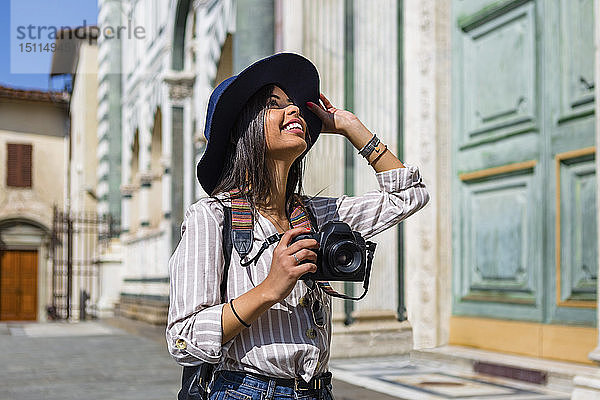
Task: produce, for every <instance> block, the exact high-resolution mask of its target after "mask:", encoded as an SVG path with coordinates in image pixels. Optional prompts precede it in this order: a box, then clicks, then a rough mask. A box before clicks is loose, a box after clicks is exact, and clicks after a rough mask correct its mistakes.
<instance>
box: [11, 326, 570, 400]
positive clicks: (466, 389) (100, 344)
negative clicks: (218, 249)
mask: <svg viewBox="0 0 600 400" xmlns="http://www.w3.org/2000/svg"><path fill="white" fill-rule="evenodd" d="M0 365H1V366H2V368H0V400H29V399H31V400H34V399H35V400H55V399H56V400H58V399H60V400H70V399H73V400H75V399H78V400H79V399H86V400H87V399H98V400H121V399H127V400H136V399H140V400H142V399H143V400H154V399H156V400H159V399H160V400H163V399H175V397H176V393H177V391H178V389H179V379H180V374H181V368H180V367H179V366H177V364H175V363H174V361H173V360H172V359H171V357H170V356H169V355H168V353H167V351H166V349H165V346H164V329H163V328H162V327H160V326H153V325H148V324H145V323H142V322H137V321H131V320H127V319H122V318H113V319H108V320H103V321H102V322H84V323H75V324H68V323H46V324H38V323H31V324H23V323H19V324H16V323H15V324H11V323H8V324H0ZM330 368H331V370H332V372H333V375H334V378H336V379H334V382H333V387H334V394H335V397H336V400H366V399H369V400H394V399H398V398H402V399H418V400H421V399H432V400H433V399H461V398H468V399H471V400H474V399H536V400H541V399H554V400H559V399H560V400H566V399H568V398H569V394H568V393H566V392H556V391H554V392H553V391H550V390H547V389H544V388H541V387H540V386H536V385H531V384H525V383H522V382H516V381H508V380H506V379H499V378H494V377H489V376H482V375H477V374H472V373H469V372H465V371H464V370H459V369H457V368H454V367H449V366H448V365H445V364H444V363H440V362H432V361H426V360H420V361H417V360H413V359H411V358H409V357H408V356H393V357H380V358H372V359H346V360H344V359H338V360H331V363H330ZM348 382H351V383H352V384H350V383H348ZM366 388H369V389H374V390H375V391H373V390H368V389H366Z"/></svg>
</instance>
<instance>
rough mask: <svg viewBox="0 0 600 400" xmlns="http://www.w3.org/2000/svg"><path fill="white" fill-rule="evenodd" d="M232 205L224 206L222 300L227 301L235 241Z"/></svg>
mask: <svg viewBox="0 0 600 400" xmlns="http://www.w3.org/2000/svg"><path fill="white" fill-rule="evenodd" d="M231 214H232V211H231V207H227V206H224V207H223V258H225V265H223V278H222V279H221V301H222V302H223V303H225V294H226V292H227V275H228V273H229V264H231V251H232V250H233V242H232V240H231V235H232V233H233V230H232V227H231Z"/></svg>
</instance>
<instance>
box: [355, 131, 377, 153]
mask: <svg viewBox="0 0 600 400" xmlns="http://www.w3.org/2000/svg"><path fill="white" fill-rule="evenodd" d="M379 143H380V140H379V138H378V137H377V135H376V134H373V137H372V138H371V140H369V142H368V143H367V144H365V146H364V147H363V148H362V149H360V150H359V151H358V154H360V155H361V156H363V157H364V158H366V159H368V158H369V156H370V155H371V153H372V152H373V151H374V150H375V148H376V147H377V146H378V145H379Z"/></svg>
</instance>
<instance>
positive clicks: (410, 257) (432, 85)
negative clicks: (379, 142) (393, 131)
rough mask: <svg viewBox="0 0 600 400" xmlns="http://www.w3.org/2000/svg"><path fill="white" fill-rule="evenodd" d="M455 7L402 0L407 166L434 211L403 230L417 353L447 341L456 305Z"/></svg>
mask: <svg viewBox="0 0 600 400" xmlns="http://www.w3.org/2000/svg"><path fill="white" fill-rule="evenodd" d="M450 3H451V2H449V1H434V0H404V94H405V95H404V115H405V117H404V160H402V161H405V162H406V163H411V164H416V165H418V166H419V167H420V169H421V172H422V175H423V180H424V183H425V184H426V185H427V186H428V189H429V193H430V196H431V198H430V200H429V204H428V205H427V206H426V207H425V208H424V209H423V210H421V211H419V212H418V213H417V214H415V215H413V216H411V217H410V219H408V220H407V221H406V222H405V235H404V238H405V243H404V250H405V254H406V256H405V257H406V258H405V265H406V268H405V270H406V274H405V282H406V299H407V311H408V320H409V321H410V322H411V324H412V326H413V336H414V345H415V348H427V347H435V346H438V345H441V344H445V343H447V341H448V327H449V318H450V312H451V310H450V304H451V286H450V284H451V275H452V274H451V272H452V271H451V267H452V262H451V250H452V242H451V207H450V199H451V195H450V193H451V191H450V182H451V179H450V171H451V168H450V159H451V158H450V156H451V154H450V148H451V146H450V135H451V130H450V126H451V124H450V104H449V96H450V56H451V46H450Z"/></svg>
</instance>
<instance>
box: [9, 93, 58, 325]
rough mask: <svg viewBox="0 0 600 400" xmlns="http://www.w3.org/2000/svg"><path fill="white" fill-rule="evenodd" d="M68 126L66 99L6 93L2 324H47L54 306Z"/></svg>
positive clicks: (47, 95) (54, 94) (40, 94)
mask: <svg viewBox="0 0 600 400" xmlns="http://www.w3.org/2000/svg"><path fill="white" fill-rule="evenodd" d="M32 115H35V118H32V117H31V116H32ZM67 121H68V95H67V94H66V93H63V92H43V91H37V90H20V89H15V88H10V87H0V165H2V167H1V168H0V171H2V174H1V176H0V257H1V260H0V269H1V271H0V287H1V290H0V296H2V297H1V298H0V320H37V321H45V320H46V318H47V314H46V306H47V305H49V304H52V290H51V287H52V259H51V245H52V243H51V236H52V234H51V233H52V224H53V219H52V216H53V209H54V207H55V206H56V207H58V208H59V209H62V208H63V206H64V199H65V195H66V193H65V190H64V188H65V187H66V185H65V177H66V170H65V165H66V163H65V155H66V154H67V151H66V150H67V141H66V140H65V138H66V136H67V129H68V123H67Z"/></svg>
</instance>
